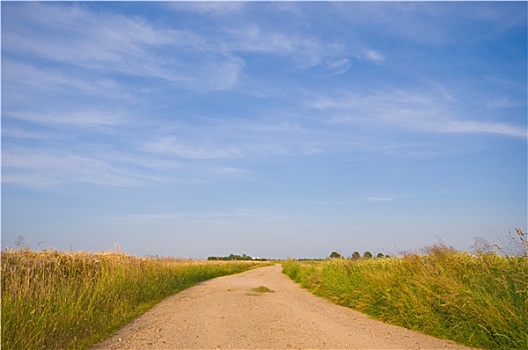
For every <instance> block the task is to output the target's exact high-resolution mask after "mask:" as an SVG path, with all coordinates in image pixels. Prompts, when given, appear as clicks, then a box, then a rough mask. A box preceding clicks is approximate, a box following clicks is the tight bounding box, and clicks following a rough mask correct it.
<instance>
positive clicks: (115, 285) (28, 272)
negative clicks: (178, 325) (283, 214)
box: [1, 249, 265, 349]
mask: <svg viewBox="0 0 528 350" xmlns="http://www.w3.org/2000/svg"><path fill="white" fill-rule="evenodd" d="M263 264H265V263H259V262H252V261H244V262H240V261H238V262H205V261H192V260H175V259H168V258H139V257H134V256H130V255H126V254H121V253H99V254H90V253H84V252H79V253H73V252H70V253H66V252H57V251H42V252H35V251H31V250H29V249H19V250H7V251H4V252H2V316H1V320H2V342H1V348H2V349H87V348H89V347H90V346H91V345H93V344H95V343H97V342H99V341H101V340H103V339H104V338H106V337H107V336H108V335H109V334H111V333H112V332H113V331H115V330H116V329H118V328H119V327H120V326H122V325H124V324H126V323H127V322H129V321H130V320H132V319H133V318H134V317H136V316H138V315H139V314H141V313H143V312H145V311H146V310H147V309H149V308H151V307H152V306H153V305H154V304H156V303H157V302H159V301H160V300H161V299H163V298H165V297H167V296H169V295H171V294H174V293H176V292H178V291H180V290H182V289H184V288H188V287H190V286H192V285H194V284H196V283H197V282H200V281H204V280H207V279H210V278H214V277H218V276H222V275H228V274H233V273H237V272H241V271H245V270H248V269H251V268H253V267H256V266H262V265H263Z"/></svg>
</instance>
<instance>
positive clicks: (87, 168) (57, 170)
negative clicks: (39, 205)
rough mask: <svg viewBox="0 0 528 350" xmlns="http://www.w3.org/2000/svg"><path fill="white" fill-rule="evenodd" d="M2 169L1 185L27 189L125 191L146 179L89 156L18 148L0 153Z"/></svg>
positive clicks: (143, 176) (144, 176)
mask: <svg viewBox="0 0 528 350" xmlns="http://www.w3.org/2000/svg"><path fill="white" fill-rule="evenodd" d="M2 169H3V171H2V172H3V174H2V183H4V184H12V185H22V186H29V187H50V186H56V185H62V184H67V183H90V184H95V185H107V186H127V187H128V186H139V185H140V184H141V182H142V181H143V180H145V178H148V177H149V176H146V175H143V174H139V173H135V172H133V171H131V170H128V169H126V168H122V167H118V166H116V165H115V164H110V163H108V162H106V161H104V160H102V159H100V158H97V157H93V156H83V155H78V154H74V153H69V152H67V151H62V152H59V151H57V150H53V151H47V150H39V151H37V150H35V149H21V148H19V149H9V150H3V152H2Z"/></svg>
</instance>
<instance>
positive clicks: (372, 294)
mask: <svg viewBox="0 0 528 350" xmlns="http://www.w3.org/2000/svg"><path fill="white" fill-rule="evenodd" d="M283 267H284V272H285V273H286V274H287V275H288V276H290V277H291V278H292V279H293V280H294V281H296V282H298V283H300V284H301V285H302V286H304V287H305V288H308V289H310V290H311V291H313V292H314V293H316V294H317V295H320V296H323V297H326V298H328V299H330V300H332V301H334V302H336V303H338V304H340V305H344V306H347V307H351V308H354V309H357V310H359V311H362V312H364V313H366V314H368V315H371V316H373V317H375V318H378V319H381V320H383V321H387V322H390V323H393V324H397V325H400V326H404V327H406V328H410V329H415V330H418V331H421V332H424V333H426V334H430V335H433V336H436V337H439V338H446V339H452V340H455V341H457V342H459V343H462V344H465V345H469V346H474V347H481V348H486V349H528V328H527V325H528V257H526V256H524V257H523V256H510V257H505V256H500V255H498V254H495V253H489V252H488V253H481V254H478V255H472V254H468V253H459V252H456V251H453V250H451V249H449V248H447V247H445V246H441V245H440V246H438V245H437V246H434V247H432V248H431V249H429V251H428V254H426V255H420V254H411V255H406V256H404V257H401V258H388V259H362V260H355V261H354V260H346V259H340V260H329V261H325V262H311V263H304V262H298V261H293V260H290V261H287V262H286V263H285V264H283Z"/></svg>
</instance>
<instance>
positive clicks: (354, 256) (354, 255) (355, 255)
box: [352, 252, 361, 260]
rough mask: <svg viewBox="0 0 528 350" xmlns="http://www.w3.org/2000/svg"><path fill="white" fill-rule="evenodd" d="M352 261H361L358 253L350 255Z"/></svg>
mask: <svg viewBox="0 0 528 350" xmlns="http://www.w3.org/2000/svg"><path fill="white" fill-rule="evenodd" d="M352 259H354V260H356V259H361V254H359V252H353V253H352Z"/></svg>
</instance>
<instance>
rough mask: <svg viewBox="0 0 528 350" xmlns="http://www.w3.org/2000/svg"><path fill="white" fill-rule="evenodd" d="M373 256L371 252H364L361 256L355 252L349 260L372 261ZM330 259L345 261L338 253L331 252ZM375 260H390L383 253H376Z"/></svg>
mask: <svg viewBox="0 0 528 350" xmlns="http://www.w3.org/2000/svg"><path fill="white" fill-rule="evenodd" d="M373 257H374V256H373V255H372V253H371V252H369V251H368V250H367V251H366V252H364V253H363V255H361V254H360V253H359V252H358V251H356V252H353V253H352V256H350V258H349V259H352V260H357V259H372V258H373ZM329 258H330V259H345V258H346V257H345V256H343V255H341V254H339V253H338V252H332V253H330V256H329ZM376 258H378V259H382V258H390V256H388V255H385V254H383V253H378V254H377V255H376Z"/></svg>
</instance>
